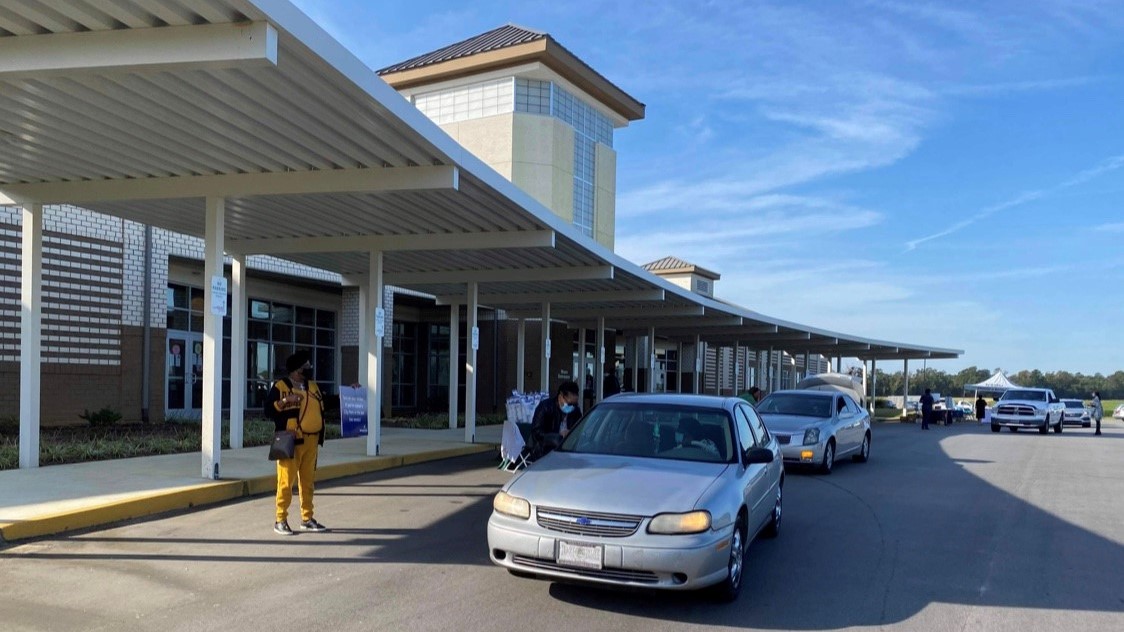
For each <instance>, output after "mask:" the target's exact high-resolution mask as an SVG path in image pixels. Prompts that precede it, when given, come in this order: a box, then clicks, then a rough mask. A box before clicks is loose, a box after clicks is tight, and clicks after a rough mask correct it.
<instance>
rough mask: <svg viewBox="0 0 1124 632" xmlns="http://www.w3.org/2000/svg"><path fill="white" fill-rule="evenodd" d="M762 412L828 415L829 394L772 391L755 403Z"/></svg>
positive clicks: (829, 407) (811, 415)
mask: <svg viewBox="0 0 1124 632" xmlns="http://www.w3.org/2000/svg"><path fill="white" fill-rule="evenodd" d="M757 412H759V413H762V414H766V415H768V414H774V413H775V414H778V415H800V416H802V417H830V416H831V396H830V395H813V394H811V393H773V394H772V395H769V396H768V397H766V398H765V399H763V400H761V403H759V404H757Z"/></svg>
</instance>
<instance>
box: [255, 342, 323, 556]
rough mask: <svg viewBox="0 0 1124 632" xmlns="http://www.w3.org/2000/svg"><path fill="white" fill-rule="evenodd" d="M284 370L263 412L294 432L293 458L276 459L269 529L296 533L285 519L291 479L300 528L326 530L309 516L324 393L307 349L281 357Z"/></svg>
mask: <svg viewBox="0 0 1124 632" xmlns="http://www.w3.org/2000/svg"><path fill="white" fill-rule="evenodd" d="M285 370H286V371H288V375H287V376H286V377H283V378H281V379H280V380H277V382H276V383H275V384H274V385H273V388H271V389H270V390H269V395H268V396H266V401H265V413H266V415H267V416H269V417H270V418H271V419H273V423H274V427H275V429H276V430H277V431H278V432H280V431H282V430H288V431H289V432H292V433H294V434H295V435H296V441H295V443H296V449H295V450H294V451H293V458H291V459H280V460H278V461H277V517H276V520H275V521H274V523H273V531H274V532H275V533H277V534H278V535H296V533H295V532H294V531H293V530H292V528H290V527H289V521H288V518H289V505H290V504H291V503H292V502H293V480H294V479H296V482H297V487H298V488H299V490H300V506H301V523H300V529H301V531H314V532H321V531H327V530H328V529H327V527H325V526H324V525H322V524H320V523H319V522H317V521H316V519H314V518H313V517H312V513H313V510H312V490H313V486H314V484H315V476H316V456H317V453H318V452H319V449H320V446H322V445H324V396H323V395H322V394H321V393H320V387H319V386H317V385H316V382H314V381H312V364H311V363H310V362H309V354H308V352H307V351H298V352H296V353H294V354H293V355H291V356H289V357H288V358H287V359H286V360H285Z"/></svg>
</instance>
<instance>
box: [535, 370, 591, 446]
mask: <svg viewBox="0 0 1124 632" xmlns="http://www.w3.org/2000/svg"><path fill="white" fill-rule="evenodd" d="M581 418H582V411H581V408H578V385H577V383H576V382H572V381H566V382H562V384H560V385H559V386H558V391H557V393H555V395H554V397H553V398H551V399H544V400H543V401H541V402H539V405H538V407H536V408H535V414H534V416H533V417H532V418H531V455H532V458H535V459H537V458H539V457H541V456H543V455H544V454H546V453H547V452H550V450H551V446H550V444H549V443H548V441H547V440H548V439H555V440H558V439H565V438H566V435H568V434H570V431H571V430H573V429H574V426H576V425H577V423H578V420H580V419H581Z"/></svg>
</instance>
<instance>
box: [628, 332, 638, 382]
mask: <svg viewBox="0 0 1124 632" xmlns="http://www.w3.org/2000/svg"><path fill="white" fill-rule="evenodd" d="M630 382H631V383H630V384H629V388H631V389H632V392H633V393H639V392H640V337H639V336H633V337H632V379H631V380H630Z"/></svg>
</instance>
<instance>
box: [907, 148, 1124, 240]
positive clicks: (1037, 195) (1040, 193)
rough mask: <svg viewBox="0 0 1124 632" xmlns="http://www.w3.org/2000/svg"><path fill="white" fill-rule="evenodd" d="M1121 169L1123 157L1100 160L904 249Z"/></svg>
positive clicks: (982, 211) (984, 210)
mask: <svg viewBox="0 0 1124 632" xmlns="http://www.w3.org/2000/svg"><path fill="white" fill-rule="evenodd" d="M1121 167H1124V155H1120V156H1112V157H1110V158H1107V159H1105V160H1102V161H1101V162H1100V163H1099V164H1097V165H1096V166H1094V167H1091V168H1089V169H1086V170H1084V171H1081V172H1080V173H1077V174H1075V175H1073V176H1072V177H1070V178H1067V179H1066V180H1064V181H1062V182H1061V183H1059V184H1057V185H1054V186H1052V187H1049V188H1047V189H1039V190H1035V191H1027V192H1025V193H1021V194H1019V195H1017V196H1015V197H1013V198H1011V199H1009V200H1005V201H1003V202H1000V203H998V204H994V205H992V206H989V207H987V208H984V209H982V210H980V211H979V212H977V213H976V214H974V215H970V216H968V217H966V218H964V219H962V220H960V221H958V222H956V223H954V224H952V225H951V226H949V227H948V228H945V229H944V230H941V231H938V232H935V233H932V234H930V235H926V236H925V237H922V238H920V239H913V240H910V241H907V242H906V243H905V249H906V250H907V251H908V250H914V249H916V248H917V247H918V246H920V245H921V244H924V243H926V242H930V241H933V240H936V239H940V238H942V237H947V236H949V235H951V234H953V233H956V232H959V231H961V230H963V229H965V228H967V227H969V226H971V225H972V224H975V223H976V222H978V221H980V220H982V219H985V218H987V217H990V216H992V215H994V214H996V213H999V212H1000V211H1006V210H1008V209H1011V208H1015V207H1018V206H1023V205H1025V204H1028V203H1030V202H1035V201H1038V200H1041V199H1042V198H1045V197H1048V196H1050V195H1053V194H1056V193H1058V192H1060V191H1063V190H1065V189H1068V188H1071V187H1075V186H1078V185H1080V184H1084V183H1086V182H1089V181H1090V180H1093V179H1095V178H1097V177H1100V176H1102V175H1104V174H1106V173H1110V172H1113V171H1116V170H1117V169H1120V168H1121Z"/></svg>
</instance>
